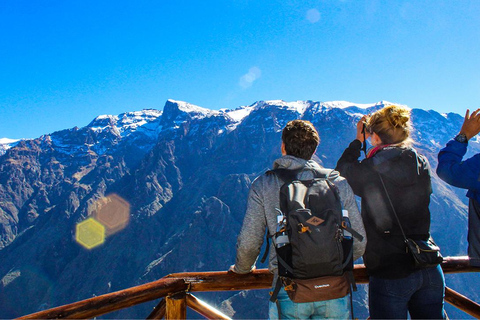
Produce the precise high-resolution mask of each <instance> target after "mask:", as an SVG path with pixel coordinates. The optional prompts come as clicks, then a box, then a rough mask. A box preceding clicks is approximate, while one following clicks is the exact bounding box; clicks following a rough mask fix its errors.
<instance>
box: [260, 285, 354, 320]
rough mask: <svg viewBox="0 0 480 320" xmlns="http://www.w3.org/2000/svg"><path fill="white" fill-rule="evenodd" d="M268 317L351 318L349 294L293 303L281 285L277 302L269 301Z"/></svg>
mask: <svg viewBox="0 0 480 320" xmlns="http://www.w3.org/2000/svg"><path fill="white" fill-rule="evenodd" d="M279 311H280V312H279ZM268 317H269V318H270V319H351V315H350V296H349V295H346V296H345V297H343V298H340V299H333V300H325V301H316V302H304V303H295V302H293V301H292V300H290V298H289V297H288V294H287V293H286V292H285V289H283V287H282V289H280V292H279V293H278V296H277V303H274V302H271V301H270V304H269V309H268Z"/></svg>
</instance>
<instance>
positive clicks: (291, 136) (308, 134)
mask: <svg viewBox="0 0 480 320" xmlns="http://www.w3.org/2000/svg"><path fill="white" fill-rule="evenodd" d="M282 142H283V143H284V145H285V152H286V153H287V154H288V155H291V156H294V157H297V158H302V159H305V160H310V159H311V158H312V156H313V154H314V153H315V150H316V149H317V146H318V144H319V143H320V136H319V135H318V132H317V130H316V129H315V127H314V126H313V124H312V123H311V122H310V121H306V120H293V121H290V122H288V123H287V125H286V126H285V128H284V129H283V131H282Z"/></svg>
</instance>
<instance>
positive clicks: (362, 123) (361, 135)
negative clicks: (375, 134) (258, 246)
mask: <svg viewBox="0 0 480 320" xmlns="http://www.w3.org/2000/svg"><path fill="white" fill-rule="evenodd" d="M365 121H367V116H363V117H362V118H361V119H360V120H358V122H357V137H356V139H357V140H360V142H363V141H364V140H365V139H367V138H368V137H369V136H370V134H369V133H368V131H367V130H365V135H364V133H363V130H364V129H363V128H364V126H365Z"/></svg>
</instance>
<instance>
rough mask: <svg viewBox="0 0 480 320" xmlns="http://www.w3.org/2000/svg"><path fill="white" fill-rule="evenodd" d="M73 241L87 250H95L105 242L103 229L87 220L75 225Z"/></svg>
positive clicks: (93, 221)
mask: <svg viewBox="0 0 480 320" xmlns="http://www.w3.org/2000/svg"><path fill="white" fill-rule="evenodd" d="M75 240H76V241H77V242H78V243H79V244H81V245H82V246H84V247H85V248H87V249H92V248H95V247H97V246H99V245H101V244H102V243H104V242H105V227H104V226H103V225H102V224H101V223H100V222H98V221H97V220H95V219H94V218H88V219H86V220H84V221H82V222H80V223H78V224H77V228H76V233H75Z"/></svg>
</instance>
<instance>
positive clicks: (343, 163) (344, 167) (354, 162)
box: [335, 140, 368, 197]
mask: <svg viewBox="0 0 480 320" xmlns="http://www.w3.org/2000/svg"><path fill="white" fill-rule="evenodd" d="M361 148H362V143H361V142H360V140H353V141H352V142H351V143H350V145H349V146H348V148H347V149H345V151H344V152H343V154H342V156H341V157H340V159H339V160H338V162H337V166H336V168H335V170H337V171H338V172H340V175H342V176H343V177H345V179H347V181H348V184H349V185H350V186H351V187H352V189H353V192H354V193H355V194H356V195H357V196H360V197H363V193H364V185H365V181H366V179H367V178H368V172H367V170H366V168H365V165H364V164H362V162H360V161H358V158H360V153H361Z"/></svg>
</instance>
